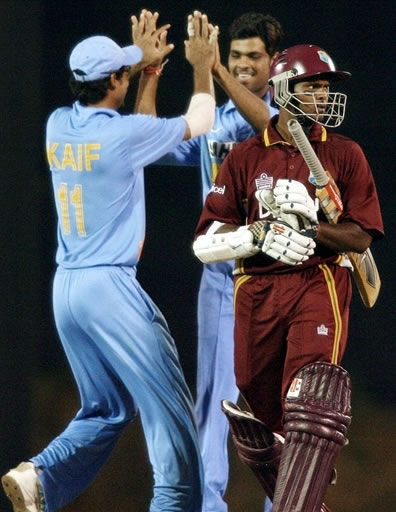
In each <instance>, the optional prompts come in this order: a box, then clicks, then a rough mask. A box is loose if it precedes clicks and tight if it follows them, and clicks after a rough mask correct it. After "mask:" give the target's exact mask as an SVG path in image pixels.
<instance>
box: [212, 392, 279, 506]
mask: <svg viewBox="0 0 396 512" xmlns="http://www.w3.org/2000/svg"><path fill="white" fill-rule="evenodd" d="M221 408H222V410H223V412H224V414H225V415H226V416H227V418H228V421H229V423H230V430H231V434H232V439H233V441H234V444H235V447H236V449H237V452H238V455H239V458H240V459H241V460H242V461H243V462H244V463H245V464H247V465H248V466H249V467H250V468H251V469H252V470H253V472H254V474H255V475H256V477H257V479H258V480H259V482H260V484H261V485H262V487H263V489H264V490H265V493H266V494H267V496H268V497H269V498H270V499H271V500H272V499H273V497H274V490H275V483H276V477H277V474H278V467H279V461H280V456H281V452H282V443H281V441H280V440H279V439H278V438H277V437H275V436H274V434H273V433H272V432H271V430H270V429H269V428H268V427H267V426H266V425H265V424H264V423H263V422H262V421H260V420H259V419H257V418H255V417H254V416H253V414H251V413H249V412H245V411H241V409H240V408H239V407H238V406H237V405H235V404H233V403H231V402H229V401H228V400H223V401H222V403H221Z"/></svg>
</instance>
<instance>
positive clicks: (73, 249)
mask: <svg viewBox="0 0 396 512" xmlns="http://www.w3.org/2000/svg"><path fill="white" fill-rule="evenodd" d="M185 130H186V122H185V120H184V119H183V118H181V117H178V118H173V119H158V118H155V117H151V116H146V115H120V114H119V113H118V112H117V111H115V110H112V109H105V108H94V107H85V106H82V105H81V104H80V103H79V102H76V103H74V104H73V106H72V107H63V108H59V109H57V110H55V111H54V112H53V113H52V114H51V116H50V117H49V119H48V123H47V135H46V139H47V140H46V144H47V158H48V162H49V166H50V169H51V172H52V184H53V189H54V196H55V202H56V210H57V214H58V250H57V254H56V261H57V263H58V264H59V265H61V266H63V267H65V268H81V267H91V266H96V265H126V266H134V265H136V263H137V262H138V260H139V257H140V253H141V250H142V247H143V242H144V235H145V226H146V224H145V197H144V179H143V167H144V166H146V165H148V164H150V163H153V162H154V161H156V160H158V158H160V157H161V156H162V155H164V154H165V153H167V152H169V151H171V150H172V149H174V148H175V147H176V146H177V145H178V144H179V143H180V142H181V141H182V140H183V137H184V133H185Z"/></svg>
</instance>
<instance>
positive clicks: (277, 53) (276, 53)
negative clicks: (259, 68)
mask: <svg viewBox="0 0 396 512" xmlns="http://www.w3.org/2000/svg"><path fill="white" fill-rule="evenodd" d="M278 55H279V52H275V53H274V55H273V56H272V57H271V62H270V64H272V63H273V62H274V60H275V59H276V58H277V57H278Z"/></svg>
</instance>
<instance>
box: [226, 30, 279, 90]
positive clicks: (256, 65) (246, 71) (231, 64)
mask: <svg viewBox="0 0 396 512" xmlns="http://www.w3.org/2000/svg"><path fill="white" fill-rule="evenodd" d="M272 60H273V57H270V56H269V55H268V53H267V50H266V47H265V43H264V42H263V41H262V40H261V39H260V38H259V37H251V38H248V39H234V40H232V41H231V46H230V53H229V55H228V69H229V71H230V73H231V74H232V75H233V76H234V77H235V78H236V79H237V80H238V82H240V83H241V84H242V85H244V86H245V87H247V89H249V91H251V92H253V93H254V94H256V96H259V97H260V98H262V97H263V96H264V94H265V93H266V92H267V90H268V78H269V73H270V67H271V63H272Z"/></svg>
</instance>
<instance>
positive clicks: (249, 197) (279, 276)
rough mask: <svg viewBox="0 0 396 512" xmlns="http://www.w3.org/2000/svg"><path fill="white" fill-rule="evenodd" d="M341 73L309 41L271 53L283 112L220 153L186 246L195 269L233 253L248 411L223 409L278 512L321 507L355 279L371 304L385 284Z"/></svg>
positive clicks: (369, 187)
mask: <svg viewBox="0 0 396 512" xmlns="http://www.w3.org/2000/svg"><path fill="white" fill-rule="evenodd" d="M350 76H351V74H350V73H349V72H347V71H340V70H338V69H337V68H336V66H335V63H334V61H333V60H332V58H331V57H330V56H329V54H328V53H327V52H326V51H325V50H324V49H322V48H320V47H318V46H315V45H311V44H303V45H297V46H293V47H291V48H288V49H287V50H284V51H283V52H282V53H281V54H280V55H279V56H278V57H277V59H276V60H275V61H274V63H273V65H272V69H271V78H270V84H271V86H272V93H273V101H274V102H275V103H276V104H277V105H278V107H279V116H275V117H273V118H272V119H271V121H270V124H269V125H268V127H267V129H266V130H265V131H264V133H261V134H260V135H257V136H254V137H252V138H251V139H249V140H247V141H245V142H242V143H241V144H239V145H238V146H236V147H235V148H234V149H233V150H232V151H231V152H230V153H229V155H228V156H227V158H226V159H225V161H224V163H223V164H222V167H221V169H220V172H219V174H218V177H217V180H216V184H215V185H216V186H215V187H213V189H212V191H211V192H210V193H209V195H208V196H207V199H206V202H205V206H204V209H203V211H202V215H201V218H200V220H199V223H198V226H197V231H196V239H195V242H194V245H193V249H194V252H195V254H196V256H197V257H198V258H199V259H200V260H201V261H202V262H203V263H214V262H220V261H226V260H230V259H234V260H235V267H234V308H235V374H236V381H237V385H238V387H239V389H240V391H241V394H242V396H243V398H244V399H245V402H246V407H242V408H239V407H238V406H237V405H236V404H234V403H232V402H230V401H228V400H226V398H227V397H224V398H225V400H223V401H222V404H221V407H222V409H223V412H224V413H225V414H226V416H227V418H228V420H229V422H230V427H231V431H232V434H233V440H234V442H235V445H236V447H237V450H238V453H239V456H240V458H241V459H242V460H243V461H244V462H245V463H247V464H248V465H249V466H250V467H251V468H252V470H253V471H254V473H255V475H256V476H257V478H258V479H259V481H260V483H261V484H262V486H263V488H264V490H265V492H266V494H267V495H268V496H269V497H270V499H271V500H272V502H273V512H319V511H320V512H325V511H329V510H330V509H329V508H328V507H327V506H326V505H325V504H324V503H323V501H324V499H325V494H326V491H327V488H328V485H329V484H331V483H335V480H336V471H335V463H336V459H337V456H338V454H339V452H340V450H341V448H342V447H343V446H344V445H345V444H346V442H347V431H348V427H349V424H350V422H351V403H350V396H351V383H350V377H349V374H348V372H347V371H346V370H345V369H344V368H343V367H342V366H341V362H342V357H343V355H344V353H345V349H346V345H347V336H348V319H349V307H350V301H351V297H352V278H353V277H354V281H355V282H356V283H357V285H358V287H359V291H360V294H361V297H362V298H363V300H364V302H365V304H366V305H367V306H369V307H371V306H372V305H373V304H374V302H375V299H376V297H377V295H378V292H379V287H380V280H379V274H378V272H377V269H376V267H375V263H374V259H373V257H372V255H371V252H370V250H369V247H370V246H371V243H372V242H373V241H375V240H377V239H380V238H382V236H383V222H382V217H381V212H380V205H379V201H378V196H377V191H376V187H375V183H374V179H373V176H372V172H371V169H370V166H369V164H368V162H367V159H366V157H365V155H364V153H363V151H362V149H361V147H360V146H359V145H358V144H357V143H356V142H354V141H353V140H351V139H349V138H347V137H345V136H343V135H340V134H337V133H336V132H334V131H332V129H333V128H336V127H338V126H339V125H340V124H341V123H342V121H343V119H344V114H345V104H346V95H345V94H343V93H340V92H333V90H331V91H330V88H333V86H334V85H336V84H337V83H339V82H341V81H343V80H345V79H347V78H349V77H350ZM296 123H297V125H298V126H296ZM296 128H298V129H296ZM296 141H297V142H298V143H297V142H296ZM307 149H308V151H305V150H307ZM310 157H313V158H310ZM312 160H314V162H312ZM318 167H320V169H321V174H319V175H318V173H317V172H316V170H317V168H318ZM313 171H314V172H313ZM322 178H323V179H322ZM219 191H221V193H220V192H219ZM219 406H220V404H219ZM242 409H246V410H242Z"/></svg>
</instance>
